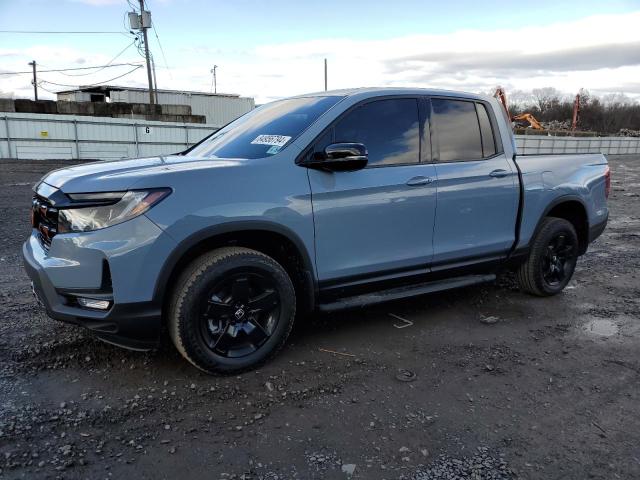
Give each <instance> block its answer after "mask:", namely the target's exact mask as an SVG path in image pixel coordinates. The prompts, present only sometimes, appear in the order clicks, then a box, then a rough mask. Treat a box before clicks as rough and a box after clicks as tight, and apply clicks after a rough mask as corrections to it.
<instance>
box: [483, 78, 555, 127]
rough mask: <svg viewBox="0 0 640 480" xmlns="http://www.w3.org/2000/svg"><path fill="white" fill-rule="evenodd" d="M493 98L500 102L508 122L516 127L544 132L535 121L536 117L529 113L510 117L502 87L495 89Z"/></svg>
mask: <svg viewBox="0 0 640 480" xmlns="http://www.w3.org/2000/svg"><path fill="white" fill-rule="evenodd" d="M493 96H494V97H496V98H497V99H498V100H499V101H500V103H501V104H502V106H503V107H504V110H505V112H507V117H509V120H510V121H512V122H514V123H515V124H516V125H517V126H519V127H528V126H530V127H531V128H533V129H535V130H544V127H543V126H542V125H541V124H540V122H539V121H538V120H536V117H534V116H533V115H532V114H530V113H522V114H520V115H514V116H512V115H511V113H510V112H509V106H508V104H507V94H506V93H505V91H504V88H502V87H498V88H496V91H495V93H494V94H493Z"/></svg>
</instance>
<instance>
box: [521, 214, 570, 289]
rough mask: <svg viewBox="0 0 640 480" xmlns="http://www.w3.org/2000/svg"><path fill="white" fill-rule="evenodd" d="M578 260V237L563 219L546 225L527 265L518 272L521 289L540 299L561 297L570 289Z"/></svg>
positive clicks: (538, 236) (532, 249) (538, 234)
mask: <svg viewBox="0 0 640 480" xmlns="http://www.w3.org/2000/svg"><path fill="white" fill-rule="evenodd" d="M577 260H578V235H577V234H576V230H575V228H574V227H573V225H572V224H571V223H570V222H568V221H567V220H565V219H563V218H555V217H547V218H545V219H544V220H543V221H542V225H541V226H540V229H539V230H538V233H537V234H536V236H535V238H534V239H533V242H532V244H531V250H530V252H529V257H528V258H527V261H526V262H525V263H524V264H522V265H521V266H520V269H519V270H518V272H517V278H518V283H519V284H520V289H521V290H523V291H525V292H528V293H530V294H532V295H537V296H539V297H548V296H551V295H556V294H558V293H560V292H561V291H562V290H563V289H564V287H566V286H567V284H568V283H569V281H570V280H571V277H572V276H573V272H574V270H575V268H576V261H577Z"/></svg>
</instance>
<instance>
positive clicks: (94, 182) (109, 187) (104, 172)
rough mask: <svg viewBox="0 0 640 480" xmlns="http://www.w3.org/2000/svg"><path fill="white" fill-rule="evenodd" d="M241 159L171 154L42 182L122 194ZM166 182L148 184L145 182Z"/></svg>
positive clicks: (71, 171) (57, 174)
mask: <svg viewBox="0 0 640 480" xmlns="http://www.w3.org/2000/svg"><path fill="white" fill-rule="evenodd" d="M241 162H243V160H242V159H220V158H216V159H211V158H203V157H190V156H182V155H172V156H168V157H149V158H136V159H131V160H114V161H103V162H93V163H86V164H83V165H76V166H73V167H67V168H61V169H58V170H54V171H52V172H50V173H49V174H47V175H45V176H44V177H43V178H42V181H43V182H45V183H47V184H48V185H51V186H52V187H56V188H59V189H61V190H62V191H63V192H65V193H81V192H109V191H124V190H129V189H133V188H136V187H138V188H145V187H149V186H152V187H166V186H170V184H169V180H168V178H162V179H161V178H160V177H166V176H167V175H169V174H172V173H177V172H180V171H185V170H194V169H207V170H209V169H217V168H225V167H230V166H237V165H239V164H240V163H241ZM154 182H156V183H157V182H159V183H163V182H164V183H166V184H162V185H160V184H158V185H150V184H149V183H154Z"/></svg>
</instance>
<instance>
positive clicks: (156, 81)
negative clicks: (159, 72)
mask: <svg viewBox="0 0 640 480" xmlns="http://www.w3.org/2000/svg"><path fill="white" fill-rule="evenodd" d="M151 65H153V87H154V90H155V94H154V95H155V97H156V103H158V102H159V101H158V79H157V78H156V62H155V60H154V59H153V55H151Z"/></svg>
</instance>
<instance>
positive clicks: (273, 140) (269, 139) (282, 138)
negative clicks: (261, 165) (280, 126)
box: [251, 135, 291, 147]
mask: <svg viewBox="0 0 640 480" xmlns="http://www.w3.org/2000/svg"><path fill="white" fill-rule="evenodd" d="M289 140H291V137H287V136H286V135H258V136H257V137H256V138H255V139H253V141H252V142H251V143H252V144H253V145H273V146H276V147H284V145H285V144H286V143H287V142H288V141H289Z"/></svg>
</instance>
